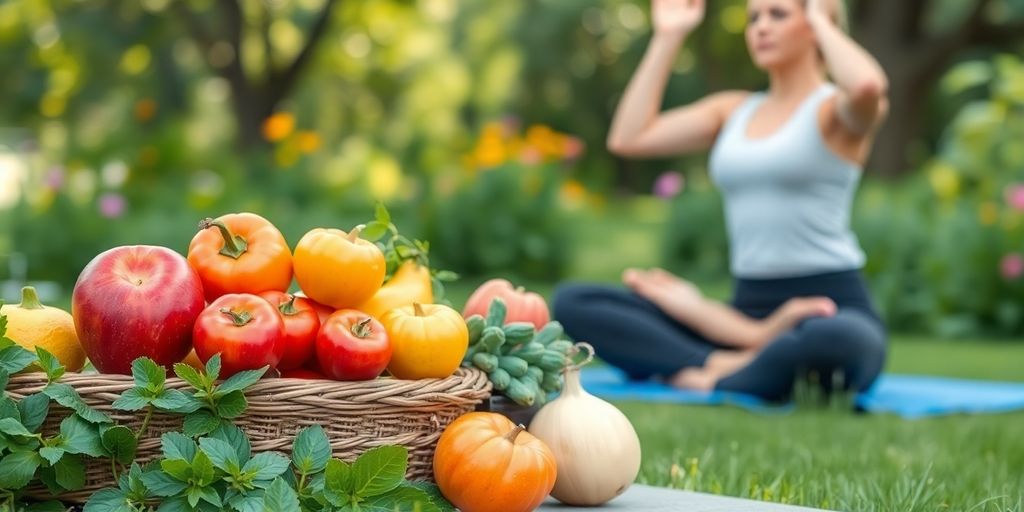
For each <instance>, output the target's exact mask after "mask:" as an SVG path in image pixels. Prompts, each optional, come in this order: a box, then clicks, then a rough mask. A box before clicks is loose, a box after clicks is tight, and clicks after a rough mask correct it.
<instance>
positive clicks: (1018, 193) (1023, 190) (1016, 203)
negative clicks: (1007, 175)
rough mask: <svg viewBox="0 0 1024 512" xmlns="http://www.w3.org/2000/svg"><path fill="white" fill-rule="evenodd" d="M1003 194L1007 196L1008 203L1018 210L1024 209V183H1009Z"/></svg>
mask: <svg viewBox="0 0 1024 512" xmlns="http://www.w3.org/2000/svg"><path fill="white" fill-rule="evenodd" d="M1003 194H1004V195H1005V196H1006V204H1008V205H1010V208H1013V209H1014V210H1017V211H1022V210H1024V184H1020V183H1014V184H1012V185H1007V186H1006V189H1005V191H1004V192H1003Z"/></svg>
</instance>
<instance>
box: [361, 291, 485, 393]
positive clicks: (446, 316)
mask: <svg viewBox="0 0 1024 512" xmlns="http://www.w3.org/2000/svg"><path fill="white" fill-rule="evenodd" d="M381 323H382V324H384V330H385V331H387V333H388V339H390V340H391V346H392V349H393V351H392V353H391V362H390V363H389V364H388V371H389V372H391V375H394V376H395V378H398V379H429V378H437V379H443V378H445V377H448V376H451V374H453V373H455V370H457V369H458V368H459V364H460V363H461V362H462V357H463V356H465V355H466V349H468V348H469V329H467V328H466V322H465V320H463V319H462V315H460V314H459V312H458V311H455V310H454V309H452V308H450V307H448V306H444V305H441V304H423V305H421V304H420V303H418V302H417V303H414V304H413V305H412V306H405V307H401V308H397V309H392V310H391V311H390V312H388V313H387V314H386V315H384V318H382V319H381Z"/></svg>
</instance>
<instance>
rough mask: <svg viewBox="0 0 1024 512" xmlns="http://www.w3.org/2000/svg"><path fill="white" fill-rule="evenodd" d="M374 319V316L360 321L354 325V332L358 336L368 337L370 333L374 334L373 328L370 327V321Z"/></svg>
mask: <svg viewBox="0 0 1024 512" xmlns="http://www.w3.org/2000/svg"><path fill="white" fill-rule="evenodd" d="M372 321H373V317H370V316H368V317H366V318H364V319H362V320H360V321H359V323H357V324H355V325H353V326H352V334H354V335H355V336H356V337H357V338H366V337H367V336H369V335H370V334H373V329H371V328H370V322H372Z"/></svg>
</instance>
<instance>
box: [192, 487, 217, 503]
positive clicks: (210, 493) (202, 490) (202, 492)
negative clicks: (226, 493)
mask: <svg viewBox="0 0 1024 512" xmlns="http://www.w3.org/2000/svg"><path fill="white" fill-rule="evenodd" d="M193 494H197V495H199V499H201V500H203V501H205V502H207V503H209V504H211V505H214V506H216V507H220V506H221V505H222V502H221V500H220V495H219V494H217V491H216V490H214V489H213V488H211V487H193V488H192V489H189V502H190V503H191V500H192V495H193Z"/></svg>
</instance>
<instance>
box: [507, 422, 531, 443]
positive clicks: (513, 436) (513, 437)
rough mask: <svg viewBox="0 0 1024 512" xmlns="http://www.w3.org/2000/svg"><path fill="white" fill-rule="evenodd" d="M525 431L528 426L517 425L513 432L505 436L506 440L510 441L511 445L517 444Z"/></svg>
mask: <svg viewBox="0 0 1024 512" xmlns="http://www.w3.org/2000/svg"><path fill="white" fill-rule="evenodd" d="M524 430H526V426H524V425H523V424H522V423H520V424H518V425H516V428H514V429H512V431H511V432H509V433H508V434H505V439H508V441H509V442H510V443H515V442H516V438H517V437H519V434H521V433H522V432H523V431H524Z"/></svg>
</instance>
